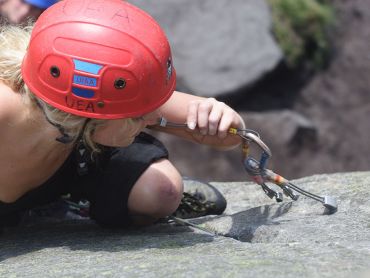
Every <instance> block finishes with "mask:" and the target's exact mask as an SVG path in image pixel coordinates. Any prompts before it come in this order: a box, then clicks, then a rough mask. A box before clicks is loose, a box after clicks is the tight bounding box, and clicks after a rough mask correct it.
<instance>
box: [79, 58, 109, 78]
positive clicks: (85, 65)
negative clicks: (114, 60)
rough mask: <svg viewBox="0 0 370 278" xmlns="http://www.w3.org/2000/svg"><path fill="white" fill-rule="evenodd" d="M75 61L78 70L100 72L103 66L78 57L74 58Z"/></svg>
mask: <svg viewBox="0 0 370 278" xmlns="http://www.w3.org/2000/svg"><path fill="white" fill-rule="evenodd" d="M73 63H74V64H75V69H76V70H79V71H84V72H88V73H92V74H98V73H99V70H100V69H101V68H102V67H103V66H102V65H98V64H93V63H89V62H84V61H80V60H77V59H73Z"/></svg>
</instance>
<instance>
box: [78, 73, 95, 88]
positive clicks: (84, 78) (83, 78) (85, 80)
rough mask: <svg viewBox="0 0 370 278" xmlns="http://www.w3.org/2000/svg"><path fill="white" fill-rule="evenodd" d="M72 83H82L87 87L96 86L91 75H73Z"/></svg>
mask: <svg viewBox="0 0 370 278" xmlns="http://www.w3.org/2000/svg"><path fill="white" fill-rule="evenodd" d="M73 83H74V84H78V85H84V86H89V87H96V84H97V80H96V78H93V77H87V76H82V75H77V74H75V75H73Z"/></svg>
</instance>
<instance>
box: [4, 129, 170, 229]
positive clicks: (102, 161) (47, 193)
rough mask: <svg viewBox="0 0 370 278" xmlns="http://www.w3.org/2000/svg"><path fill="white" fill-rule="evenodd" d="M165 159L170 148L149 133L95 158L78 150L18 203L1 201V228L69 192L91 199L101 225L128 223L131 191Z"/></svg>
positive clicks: (95, 216) (96, 217) (122, 225)
mask: <svg viewBox="0 0 370 278" xmlns="http://www.w3.org/2000/svg"><path fill="white" fill-rule="evenodd" d="M89 156H90V155H89V154H87V153H85V155H84V157H89ZM162 158H168V152H167V150H166V148H165V147H164V146H163V145H162V143H160V142H159V141H158V140H156V139H155V138H154V137H152V136H150V135H148V134H146V133H141V134H139V136H138V137H137V138H136V139H135V141H134V143H132V144H131V145H130V146H128V147H124V148H110V147H104V148H103V151H102V152H101V153H100V154H99V155H98V156H97V157H96V158H95V159H94V160H93V161H81V156H80V155H78V150H77V149H76V150H75V151H74V152H72V153H71V155H70V156H69V157H68V159H67V160H66V161H65V163H64V164H63V165H62V167H61V168H60V169H59V170H58V171H57V172H56V173H55V174H54V175H53V176H52V177H51V178H49V180H48V181H47V182H45V183H44V184H43V185H41V186H39V187H38V188H36V189H34V190H32V191H30V192H28V193H26V194H25V195H23V196H22V197H20V198H19V199H18V200H17V201H16V202H14V203H2V202H0V227H1V226H3V225H6V224H7V223H12V222H13V223H14V221H16V217H17V216H18V215H20V214H21V213H22V212H24V211H27V210H29V209H32V208H35V207H38V206H42V205H45V204H48V203H51V202H54V201H56V200H58V199H59V198H60V197H61V196H62V195H65V194H68V193H69V194H71V196H72V197H73V198H74V199H86V200H88V201H89V202H90V217H91V218H93V219H95V220H96V221H97V222H98V223H99V224H101V225H105V226H119V227H125V226H128V225H129V224H130V223H131V219H130V216H129V212H128V207H127V202H128V196H129V193H130V191H131V189H132V187H133V186H134V184H135V183H136V181H137V180H138V179H139V177H140V176H141V175H142V174H143V172H144V171H145V170H146V169H147V168H148V167H149V166H150V165H151V164H152V163H153V162H155V161H157V160H159V159H162ZM80 163H87V164H86V166H87V168H86V167H85V168H84V169H87V171H85V173H82V174H81V171H80V170H81V167H79V164H80ZM82 165H83V164H82Z"/></svg>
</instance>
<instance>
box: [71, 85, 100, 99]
mask: <svg viewBox="0 0 370 278" xmlns="http://www.w3.org/2000/svg"><path fill="white" fill-rule="evenodd" d="M72 93H73V94H74V95H76V96H79V97H83V98H92V97H94V95H95V92H94V91H92V90H86V89H81V88H76V87H72Z"/></svg>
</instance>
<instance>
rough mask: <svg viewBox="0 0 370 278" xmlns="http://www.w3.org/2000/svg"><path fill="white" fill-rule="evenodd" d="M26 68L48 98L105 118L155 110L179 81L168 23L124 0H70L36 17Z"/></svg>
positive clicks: (31, 82) (73, 110) (24, 71)
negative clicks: (164, 25) (160, 22)
mask: <svg viewBox="0 0 370 278" xmlns="http://www.w3.org/2000/svg"><path fill="white" fill-rule="evenodd" d="M22 75H23V79H24V81H25V83H26V84H27V86H28V87H29V88H30V89H31V91H32V92H33V93H34V94H35V95H36V96H37V97H39V98H41V99H42V100H44V101H45V102H47V103H48V104H50V105H52V106H54V107H56V108H58V109H60V110H63V111H65V112H68V113H71V114H75V115H79V116H83V117H89V118H98V119H118V118H128V117H137V116H141V115H143V114H145V113H148V112H151V111H153V110H155V109H156V108H158V107H159V106H160V105H162V104H163V103H164V102H165V101H166V100H167V99H168V98H169V97H170V96H171V94H172V93H173V91H174V89H175V84H176V74H175V69H174V68H173V65H172V58H171V50H170V46H169V44H168V41H167V38H166V36H165V34H164V32H163V30H162V29H161V28H160V26H159V25H158V23H156V22H155V21H154V20H153V18H151V17H150V16H149V15H148V14H147V13H145V12H144V11H142V10H140V9H139V8H137V7H135V6H133V5H132V4H129V3H127V2H125V1H122V0H66V1H61V2H58V3H57V4H55V5H53V6H51V7H50V8H49V9H47V10H46V11H45V12H44V13H43V14H42V15H41V16H40V17H39V19H38V20H37V22H36V23H35V26H34V29H33V31H32V35H31V40H30V44H29V48H28V51H27V54H26V56H25V58H24V61H23V64H22Z"/></svg>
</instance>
